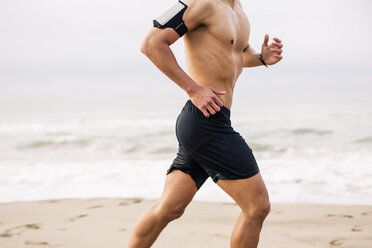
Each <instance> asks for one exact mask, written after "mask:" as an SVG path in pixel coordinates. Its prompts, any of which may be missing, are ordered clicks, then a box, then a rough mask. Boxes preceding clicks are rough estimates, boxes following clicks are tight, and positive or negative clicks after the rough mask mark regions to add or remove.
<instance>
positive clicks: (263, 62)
mask: <svg viewBox="0 0 372 248" xmlns="http://www.w3.org/2000/svg"><path fill="white" fill-rule="evenodd" d="M260 61H261V63H262V64H263V65H264V66H266V67H268V66H267V64H266V63H265V61H264V60H263V58H262V54H260Z"/></svg>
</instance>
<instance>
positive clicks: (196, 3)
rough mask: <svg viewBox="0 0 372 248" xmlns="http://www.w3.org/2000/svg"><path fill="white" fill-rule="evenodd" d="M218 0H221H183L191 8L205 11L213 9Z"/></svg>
mask: <svg viewBox="0 0 372 248" xmlns="http://www.w3.org/2000/svg"><path fill="white" fill-rule="evenodd" d="M217 1H220V0H182V2H183V3H185V4H186V5H188V6H189V7H190V8H194V9H198V10H204V11H208V10H212V9H213V7H214V6H215V5H216V2H217Z"/></svg>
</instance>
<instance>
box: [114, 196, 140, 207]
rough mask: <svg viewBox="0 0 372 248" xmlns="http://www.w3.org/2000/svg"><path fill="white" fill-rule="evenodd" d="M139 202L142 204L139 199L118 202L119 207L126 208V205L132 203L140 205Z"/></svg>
mask: <svg viewBox="0 0 372 248" xmlns="http://www.w3.org/2000/svg"><path fill="white" fill-rule="evenodd" d="M141 202H142V199H140V198H128V199H125V200H124V201H122V202H120V203H119V206H128V205H130V204H133V203H141Z"/></svg>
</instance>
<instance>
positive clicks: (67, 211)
mask: <svg viewBox="0 0 372 248" xmlns="http://www.w3.org/2000/svg"><path fill="white" fill-rule="evenodd" d="M152 202H153V201H149V200H141V199H118V198H97V199H63V200H47V201H32V202H14V203H2V204H0V247H1V248H17V247H29V248H30V247H69V248H95V247H97V248H98V247H100V248H108V247H109V248H114V247H122V248H124V247H126V243H127V241H128V238H129V236H130V234H131V232H132V230H133V227H134V224H135V222H136V220H137V218H138V217H139V216H140V214H141V213H142V212H143V211H144V210H145V209H146V208H147V207H148V206H149V205H150V204H151V203H152ZM238 214H239V208H238V207H237V206H236V205H235V204H231V203H206V202H192V203H191V204H190V206H189V207H188V209H187V210H186V212H185V214H184V215H183V217H182V218H180V219H178V220H176V221H174V222H172V223H170V224H169V225H168V226H167V228H166V229H165V230H164V231H163V233H162V234H161V236H160V237H159V239H158V240H157V241H156V243H155V244H154V246H153V247H157V248H160V247H162V248H163V247H175V248H186V247H190V248H205V247H213V248H220V247H221V248H222V247H223V248H228V247H229V237H230V233H231V230H232V228H233V225H234V222H235V219H236V218H237V216H238ZM259 247H261V248H284V247H285V248H291V247H296V248H306V247H350V248H362V247H363V248H371V247H372V206H333V205H310V204H272V211H271V213H270V215H269V216H268V218H267V220H266V222H265V224H264V228H263V231H262V233H261V241H260V244H259Z"/></svg>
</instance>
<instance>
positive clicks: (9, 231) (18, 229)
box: [0, 224, 40, 238]
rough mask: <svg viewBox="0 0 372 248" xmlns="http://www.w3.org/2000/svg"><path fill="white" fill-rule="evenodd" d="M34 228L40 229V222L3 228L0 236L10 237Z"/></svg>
mask: <svg viewBox="0 0 372 248" xmlns="http://www.w3.org/2000/svg"><path fill="white" fill-rule="evenodd" d="M35 229H40V224H26V225H23V226H15V227H12V228H9V229H7V230H5V231H4V232H3V233H1V234H0V237H3V238H5V237H12V236H13V235H20V234H22V233H23V232H25V231H28V230H35Z"/></svg>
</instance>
